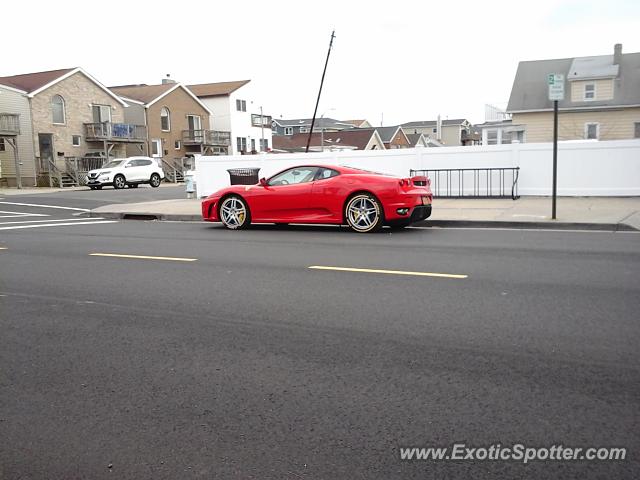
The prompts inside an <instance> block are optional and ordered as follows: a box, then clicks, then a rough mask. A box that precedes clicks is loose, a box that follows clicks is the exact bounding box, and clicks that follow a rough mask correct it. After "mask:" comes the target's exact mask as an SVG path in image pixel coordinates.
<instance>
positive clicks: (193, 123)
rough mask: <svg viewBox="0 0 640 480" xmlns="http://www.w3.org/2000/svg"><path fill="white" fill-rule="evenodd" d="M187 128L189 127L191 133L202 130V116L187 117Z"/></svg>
mask: <svg viewBox="0 0 640 480" xmlns="http://www.w3.org/2000/svg"><path fill="white" fill-rule="evenodd" d="M187 126H188V127H189V131H190V132H193V131H196V130H197V131H199V130H202V120H201V119H200V115H187ZM199 133H201V132H199Z"/></svg>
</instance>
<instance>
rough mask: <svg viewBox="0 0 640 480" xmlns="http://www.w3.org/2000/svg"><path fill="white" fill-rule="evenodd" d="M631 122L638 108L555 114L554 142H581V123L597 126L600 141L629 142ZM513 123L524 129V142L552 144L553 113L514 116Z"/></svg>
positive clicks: (639, 115) (638, 116)
mask: <svg viewBox="0 0 640 480" xmlns="http://www.w3.org/2000/svg"><path fill="white" fill-rule="evenodd" d="M634 122H640V107H639V108H626V109H621V110H604V111H591V112H559V114H558V139H559V140H579V139H583V138H584V124H585V123H599V124H600V140H625V139H631V138H633V124H634ZM513 124H514V125H523V126H524V127H525V130H526V133H525V141H526V142H527V143H539V142H551V141H553V112H538V113H514V115H513Z"/></svg>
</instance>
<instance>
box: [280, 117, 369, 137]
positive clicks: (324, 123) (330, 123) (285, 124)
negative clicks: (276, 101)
mask: <svg viewBox="0 0 640 480" xmlns="http://www.w3.org/2000/svg"><path fill="white" fill-rule="evenodd" d="M311 120H313V119H311V118H292V119H288V120H283V119H281V118H279V119H275V118H274V119H273V122H272V124H271V128H272V129H273V135H274V136H275V135H295V134H296V133H309V130H311ZM367 123H368V122H367ZM350 128H356V127H355V125H353V124H352V123H349V122H343V121H341V120H336V119H334V118H327V117H320V118H316V121H315V123H314V124H313V131H314V132H320V131H322V130H324V131H325V132H339V131H342V130H348V129H350Z"/></svg>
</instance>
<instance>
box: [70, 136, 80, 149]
mask: <svg viewBox="0 0 640 480" xmlns="http://www.w3.org/2000/svg"><path fill="white" fill-rule="evenodd" d="M80 139H81V137H80V135H73V136H72V137H71V145H73V146H74V147H79V146H80Z"/></svg>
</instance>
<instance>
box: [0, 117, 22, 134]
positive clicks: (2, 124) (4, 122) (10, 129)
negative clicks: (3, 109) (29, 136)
mask: <svg viewBox="0 0 640 480" xmlns="http://www.w3.org/2000/svg"><path fill="white" fill-rule="evenodd" d="M0 135H11V136H13V135H20V115H18V114H16V113H0Z"/></svg>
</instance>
